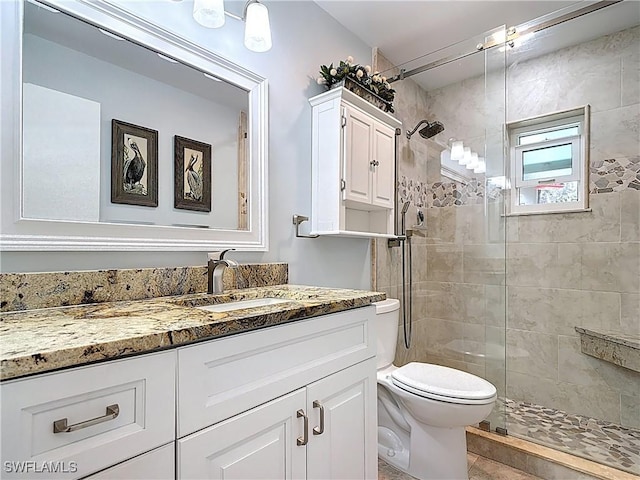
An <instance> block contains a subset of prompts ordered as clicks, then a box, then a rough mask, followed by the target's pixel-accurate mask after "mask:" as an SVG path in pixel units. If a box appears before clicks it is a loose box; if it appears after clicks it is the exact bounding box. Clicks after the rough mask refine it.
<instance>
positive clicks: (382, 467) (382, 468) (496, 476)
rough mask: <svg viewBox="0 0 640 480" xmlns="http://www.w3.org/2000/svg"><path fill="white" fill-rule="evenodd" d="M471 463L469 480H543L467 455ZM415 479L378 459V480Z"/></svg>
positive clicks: (470, 454)
mask: <svg viewBox="0 0 640 480" xmlns="http://www.w3.org/2000/svg"><path fill="white" fill-rule="evenodd" d="M467 461H468V463H469V480H541V479H540V477H535V476H533V475H529V474H528V473H525V472H523V471H522V470H517V469H515V468H512V467H509V466H507V465H504V464H502V463H498V462H494V461H493V460H489V459H488V458H484V457H481V456H479V455H475V454H473V453H468V454H467ZM413 478H414V477H412V476H411V475H408V474H406V473H404V472H401V471H400V470H397V469H395V468H394V467H392V466H391V465H389V464H388V463H386V462H385V461H384V460H380V459H378V480H413Z"/></svg>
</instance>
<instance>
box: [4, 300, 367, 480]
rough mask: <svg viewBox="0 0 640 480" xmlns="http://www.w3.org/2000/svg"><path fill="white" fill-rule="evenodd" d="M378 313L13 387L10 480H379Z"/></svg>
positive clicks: (8, 423)
mask: <svg viewBox="0 0 640 480" xmlns="http://www.w3.org/2000/svg"><path fill="white" fill-rule="evenodd" d="M374 315H375V307H373V306H365V307H361V308H355V309H351V310H347V311H343V312H339V313H332V314H327V315H321V316H318V317H312V318H308V319H304V320H297V321H292V322H290V323H286V324H281V325H277V326H273V327H269V328H263V329H259V330H254V331H250V332H247V333H241V334H235V335H230V336H227V337H223V338H219V339H214V340H209V341H205V342H202V343H197V344H194V345H188V346H184V347H179V348H176V349H173V350H170V351H165V352H160V353H151V354H146V355H140V356H137V357H132V358H127V359H121V360H114V361H110V362H105V363H100V364H96V365H89V366H83V367H77V368H72V369H68V370H63V371H59V372H53V373H44V374H41V375H37V376H33V377H27V378H23V379H16V380H9V381H6V382H4V383H2V384H1V385H0V394H1V400H2V405H1V410H2V414H1V415H2V416H1V420H2V445H1V447H2V448H1V450H2V467H3V471H2V478H20V479H25V478H36V479H37V478H40V479H42V478H47V479H65V480H66V479H78V478H90V479H92V480H98V479H107V478H108V479H132V480H133V479H137V480H142V479H155V480H158V479H173V478H176V477H177V478H179V479H206V478H225V479H246V478H253V479H261V478H262V479H273V478H281V479H289V478H291V479H293V478H296V479H306V478H309V479H332V478H335V479H345V478H349V479H355V478H362V479H364V478H367V479H374V478H376V476H377V446H376V435H377V432H376V377H375V374H376V363H375V354H376V337H375V331H374V327H373V325H374Z"/></svg>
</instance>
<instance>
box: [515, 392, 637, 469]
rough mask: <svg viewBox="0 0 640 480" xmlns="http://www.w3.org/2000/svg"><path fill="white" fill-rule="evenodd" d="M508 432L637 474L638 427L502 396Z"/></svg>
mask: <svg viewBox="0 0 640 480" xmlns="http://www.w3.org/2000/svg"><path fill="white" fill-rule="evenodd" d="M505 409H506V415H507V421H508V424H507V429H508V431H509V435H514V436H517V437H523V438H525V439H527V440H531V441H533V442H536V443H541V444H543V445H546V446H549V447H552V448H555V449H558V450H562V451H566V452H568V453H570V454H572V455H577V456H580V457H584V458H586V459H588V460H592V461H594V462H598V463H603V464H605V465H608V466H610V467H613V468H617V469H619V470H624V471H627V472H630V473H633V474H636V475H640V430H638V429H635V428H628V427H623V426H621V425H616V424H614V423H609V422H605V421H602V420H598V419H595V418H591V417H587V416H584V415H571V414H568V413H566V412H563V411H561V410H555V409H553V408H549V407H543V406H541V405H535V404H532V403H528V402H516V401H513V400H510V399H506V400H505Z"/></svg>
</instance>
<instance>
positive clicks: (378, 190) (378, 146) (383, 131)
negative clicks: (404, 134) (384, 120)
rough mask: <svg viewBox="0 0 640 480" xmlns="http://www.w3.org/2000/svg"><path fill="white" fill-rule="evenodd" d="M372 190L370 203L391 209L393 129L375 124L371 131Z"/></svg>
mask: <svg viewBox="0 0 640 480" xmlns="http://www.w3.org/2000/svg"><path fill="white" fill-rule="evenodd" d="M373 162H374V165H375V167H374V171H373V178H372V184H373V190H372V198H371V203H372V204H373V205H377V206H379V207H385V208H393V192H394V187H395V185H394V178H395V132H394V129H393V128H390V127H387V126H386V125H382V124H381V123H377V122H376V124H375V127H374V130H373Z"/></svg>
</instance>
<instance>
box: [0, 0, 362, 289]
mask: <svg viewBox="0 0 640 480" xmlns="http://www.w3.org/2000/svg"><path fill="white" fill-rule="evenodd" d="M123 3H125V4H126V5H128V6H129V7H130V9H131V10H132V11H134V12H135V13H137V14H139V15H141V16H144V17H146V18H147V19H150V20H152V21H153V22H154V23H157V24H159V25H161V26H163V27H165V28H167V29H169V30H172V31H174V32H176V33H178V34H180V35H183V36H184V37H186V38H188V39H190V40H192V41H195V42H197V43H198V44H200V45H202V46H204V47H206V48H208V49H209V50H211V51H213V52H215V53H216V54H219V55H222V56H224V57H226V58H228V59H230V60H232V61H234V62H235V63H238V64H240V65H242V66H244V67H246V68H248V69H250V70H253V71H255V72H256V73H257V74H259V75H261V76H263V77H265V78H267V79H268V81H269V192H270V193H269V231H270V238H269V251H268V252H266V253H264V254H261V253H242V252H238V253H235V255H234V258H236V259H239V260H240V261H246V262H248V261H251V262H261V261H265V262H266V261H283V262H288V263H289V278H290V282H291V283H294V284H295V283H298V284H310V285H327V286H337V287H352V288H369V286H370V271H371V270H370V257H369V241H368V240H366V239H364V240H363V239H336V238H320V239H316V240H302V239H296V238H295V235H294V232H293V225H292V222H291V217H292V215H293V214H294V213H299V214H303V215H307V214H309V213H310V211H311V188H310V187H311V109H310V106H309V103H308V101H307V99H308V98H310V97H312V96H313V95H316V94H318V93H321V92H322V91H323V87H320V86H318V85H317V83H316V82H315V77H316V76H317V74H318V68H319V66H320V65H321V64H326V63H330V62H337V61H338V60H340V59H343V58H346V57H347V56H348V55H351V56H353V57H354V58H355V60H356V61H357V62H359V63H363V64H366V63H370V61H371V49H370V47H369V46H367V45H365V44H364V43H363V42H362V41H361V40H359V39H358V38H357V37H355V35H353V34H352V33H350V32H349V31H347V30H346V29H344V27H342V26H341V25H340V24H338V23H337V22H336V21H335V20H333V18H331V17H330V16H329V15H328V14H326V13H325V12H324V11H323V10H321V9H320V8H319V7H318V6H316V4H315V3H313V2H299V1H298V2H286V1H277V2H274V1H266V2H265V4H266V5H267V6H268V8H269V14H270V19H271V28H272V35H273V48H272V50H271V51H269V52H267V53H263V54H258V53H254V52H250V51H248V50H247V49H246V48H245V47H244V45H243V43H242V40H243V28H244V24H243V23H241V22H239V21H236V20H234V19H231V18H227V22H226V24H225V25H224V27H222V28H220V29H216V30H210V29H206V28H203V27H200V26H199V25H197V24H196V23H195V22H194V21H193V17H192V15H191V9H192V6H193V4H192V3H191V2H167V1H149V2H137V1H129V2H123ZM231 5H233V3H231ZM0 260H1V265H0V268H1V269H2V271H5V272H20V271H25V272H26V271H59V270H86V269H96V268H136V267H153V266H180V265H203V264H204V263H205V254H204V253H203V252H193V253H180V252H162V253H140V252H135V253H128V252H99V253H91V252H82V253H80V252H55V253H43V252H28V253H26V252H25V253H7V252H3V253H2V256H1V257H0Z"/></svg>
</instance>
